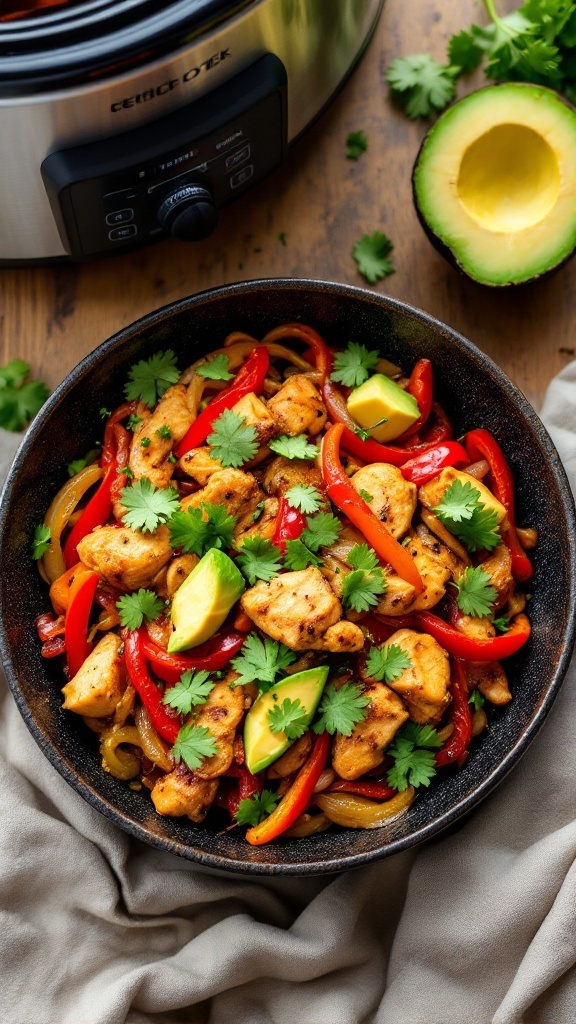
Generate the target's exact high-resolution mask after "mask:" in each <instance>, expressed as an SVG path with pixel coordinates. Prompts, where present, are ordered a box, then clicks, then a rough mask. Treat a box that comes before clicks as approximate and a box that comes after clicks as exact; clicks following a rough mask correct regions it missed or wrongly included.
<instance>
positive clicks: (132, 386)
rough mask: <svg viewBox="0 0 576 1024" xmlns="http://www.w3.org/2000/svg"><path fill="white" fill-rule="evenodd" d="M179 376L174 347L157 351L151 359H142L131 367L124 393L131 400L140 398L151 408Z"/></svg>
mask: <svg viewBox="0 0 576 1024" xmlns="http://www.w3.org/2000/svg"><path fill="white" fill-rule="evenodd" d="M179 377H180V371H179V369H178V367H177V365H176V356H175V355H174V352H173V351H172V349H171V348H169V349H166V351H165V352H155V353H154V355H153V356H150V359H141V360H140V361H139V362H137V363H135V364H134V366H132V367H131V368H130V370H129V372H128V383H127V384H126V386H125V388H124V394H125V395H126V398H127V399H128V401H129V402H134V401H136V399H138V398H139V399H141V400H142V401H143V402H144V405H147V406H148V407H149V408H150V409H151V408H153V406H155V405H156V402H157V401H158V399H160V398H162V396H163V395H164V394H165V393H166V392H167V390H168V388H169V387H170V385H171V384H176V383H177V381H178V379H179Z"/></svg>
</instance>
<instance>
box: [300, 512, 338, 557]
mask: <svg viewBox="0 0 576 1024" xmlns="http://www.w3.org/2000/svg"><path fill="white" fill-rule="evenodd" d="M341 530H342V523H341V522H340V520H339V519H337V518H336V516H333V515H332V513H331V512H319V513H318V515H316V516H307V517H306V528H305V529H304V530H303V531H302V536H301V539H302V542H303V543H304V544H305V545H306V547H307V548H309V549H310V551H314V552H316V551H318V549H319V548H329V547H330V545H331V544H335V543H336V541H337V540H338V537H339V536H340V532H341Z"/></svg>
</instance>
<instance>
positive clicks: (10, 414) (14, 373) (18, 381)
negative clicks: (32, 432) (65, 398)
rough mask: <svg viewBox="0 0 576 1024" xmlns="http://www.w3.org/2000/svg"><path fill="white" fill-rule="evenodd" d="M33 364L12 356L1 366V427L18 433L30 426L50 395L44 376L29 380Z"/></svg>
mask: <svg viewBox="0 0 576 1024" xmlns="http://www.w3.org/2000/svg"><path fill="white" fill-rule="evenodd" d="M29 374H30V366H29V365H28V363H25V362H24V360H23V359H12V360H11V362H9V363H7V364H6V366H1V367H0V427H4V430H9V431H11V432H12V433H16V432H17V431H19V430H23V429H24V427H26V426H28V424H29V422H30V420H33V419H34V417H35V415H36V413H37V412H39V411H40V409H41V408H42V406H43V405H44V402H45V401H46V399H47V398H48V395H49V393H50V392H49V391H48V388H47V387H46V385H45V384H44V382H43V381H41V380H28V376H29Z"/></svg>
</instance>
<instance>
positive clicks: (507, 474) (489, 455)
mask: <svg viewBox="0 0 576 1024" xmlns="http://www.w3.org/2000/svg"><path fill="white" fill-rule="evenodd" d="M464 443H465V445H466V450H467V452H468V454H469V455H470V462H477V461H478V460H479V459H486V462H487V463H488V465H489V466H490V475H491V478H492V491H493V493H494V496H495V497H496V498H497V499H498V501H499V502H500V503H501V504H502V505H504V508H505V509H506V517H507V520H508V529H507V530H505V531H504V533H503V537H504V540H505V542H506V544H507V545H508V547H509V549H510V554H511V556H512V575H513V576H514V579H515V580H517V581H518V582H519V583H527V582H528V580H530V579H532V576H533V575H534V569H533V568H532V563H531V561H530V559H529V558H528V555H527V554H526V552H525V551H524V548H523V547H522V545H521V544H520V541H519V540H518V534H517V533H516V517H515V514H514V478H513V476H512V472H511V470H510V467H509V465H508V463H507V462H506V459H505V458H504V452H503V451H502V449H501V447H500V445H499V444H498V442H497V441H496V439H495V438H494V437H492V434H491V433H490V432H489V431H488V430H482V429H480V430H471V431H469V433H468V434H466V438H465V440H464Z"/></svg>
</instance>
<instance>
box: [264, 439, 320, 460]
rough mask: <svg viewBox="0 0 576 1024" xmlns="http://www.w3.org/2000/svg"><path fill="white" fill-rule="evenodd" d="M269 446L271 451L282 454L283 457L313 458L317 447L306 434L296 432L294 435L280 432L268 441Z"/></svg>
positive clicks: (316, 452)
mask: <svg viewBox="0 0 576 1024" xmlns="http://www.w3.org/2000/svg"><path fill="white" fill-rule="evenodd" d="M269 446H270V449H271V451H273V452H276V455H283V456H284V458H285V459H315V458H316V456H317V455H318V448H317V447H316V445H315V444H310V442H309V441H308V438H307V437H306V434H297V436H296V437H289V436H288V435H287V434H281V435H280V437H276V438H274V440H273V441H270V443H269Z"/></svg>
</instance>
